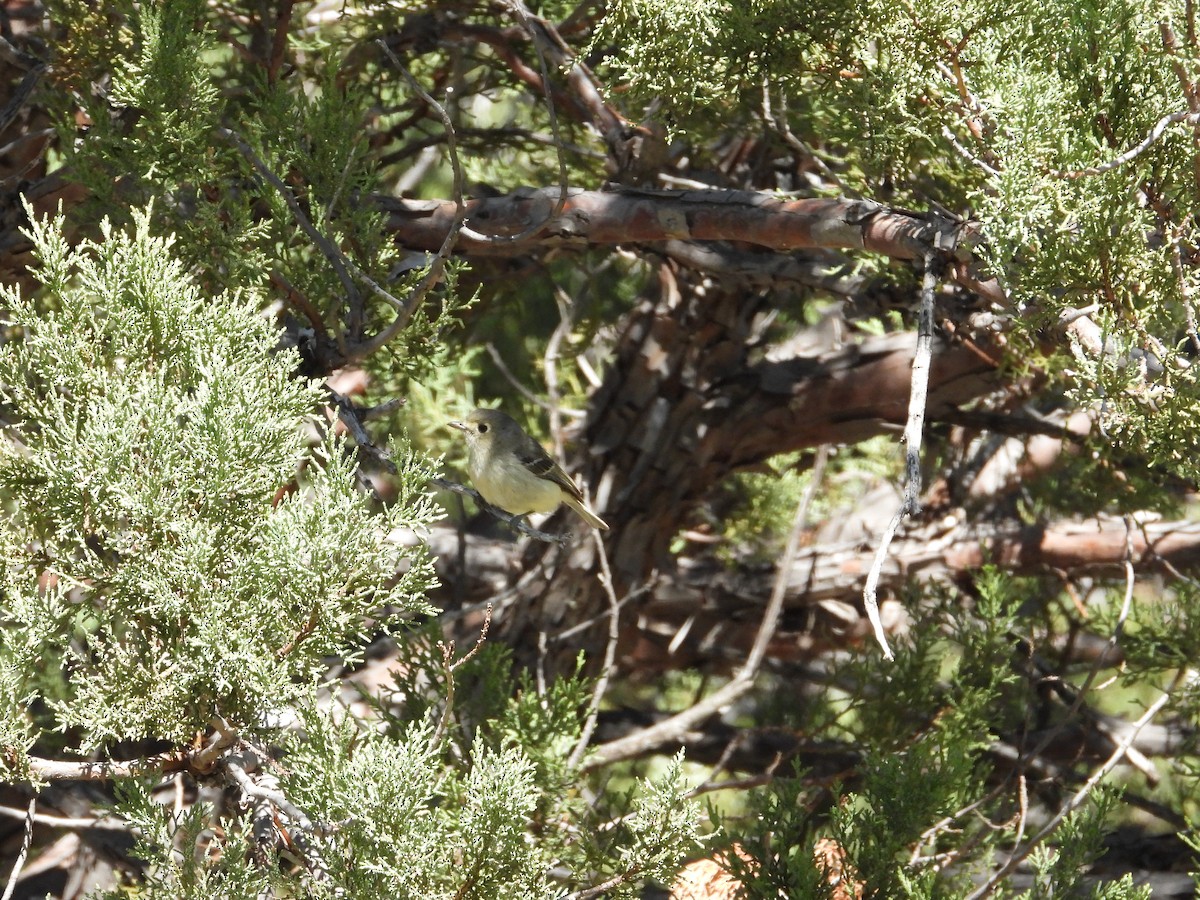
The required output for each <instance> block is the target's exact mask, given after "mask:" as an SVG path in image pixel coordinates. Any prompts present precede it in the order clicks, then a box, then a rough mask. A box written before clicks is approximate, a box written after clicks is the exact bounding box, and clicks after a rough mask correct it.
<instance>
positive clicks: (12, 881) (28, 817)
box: [0, 797, 37, 900]
mask: <svg viewBox="0 0 1200 900" xmlns="http://www.w3.org/2000/svg"><path fill="white" fill-rule="evenodd" d="M36 812H37V798H36V797H30V798H29V809H28V811H27V812H26V813H25V834H24V835H23V836H22V838H21V850H20V852H19V853H17V859H16V861H15V862H14V863H13V867H12V874H11V875H9V876H8V884H7V885H6V886H5V888H4V894H3V896H0V900H12V896H13V891H15V890H16V889H17V881H18V880H20V878H21V870H22V869H23V868H25V859H26V858H27V857H28V856H29V848H30V847H32V846H33V819H34V815H35V814H36Z"/></svg>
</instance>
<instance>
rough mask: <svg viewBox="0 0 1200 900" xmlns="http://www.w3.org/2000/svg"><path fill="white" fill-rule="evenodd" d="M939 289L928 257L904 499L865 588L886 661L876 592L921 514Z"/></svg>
mask: <svg viewBox="0 0 1200 900" xmlns="http://www.w3.org/2000/svg"><path fill="white" fill-rule="evenodd" d="M936 288H937V273H936V272H935V270H934V256H933V254H932V253H930V254H927V255H926V256H925V277H924V279H923V281H922V283H921V309H920V312H919V315H918V318H917V349H916V353H915V355H914V356H913V364H912V386H911V387H910V388H909V394H908V423H907V424H906V425H905V427H904V444H905V447H904V498H903V499H902V500H901V501H900V508H899V509H897V510H896V514H895V515H894V516H892V519H891V521H890V522H888V526H887V528H886V529H885V530H884V533H883V538H882V539H881V540H880V542H879V549H878V550H876V551H875V559H874V561H873V562H872V563H871V569H870V571H869V572H868V573H867V581H866V584H865V585H864V586H863V604H864V605H865V606H866V610H867V618H868V619H869V620H870V622H871V628H872V630H873V631H874V632H875V640H877V641H878V642H879V646H880V648H881V649H882V650H883V657H884V659H888V660H890V659H894V658H895V657H894V656H893V655H892V648H891V647H889V646H888V642H887V634H886V633H885V632H884V630H883V621H882V620H881V619H880V618H879V602H878V600H877V599H876V590H877V589H878V587H879V577H880V573H881V572H882V571H883V561H884V560H885V559H886V558H887V553H888V548H889V547H890V546H891V543H892V539H893V538H894V537H895V536H896V532H897V530H899V528H900V523H901V522H902V521H903V520H904V519H905V518H906V517H907V516H915V515H917V514H918V513H919V512H920V511H921V442H922V440H923V439H924V429H925V404H926V400H927V398H928V396H929V370H930V366H931V363H932V359H933V293H934V290H935V289H936Z"/></svg>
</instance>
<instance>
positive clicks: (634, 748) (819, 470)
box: [584, 446, 829, 769]
mask: <svg viewBox="0 0 1200 900" xmlns="http://www.w3.org/2000/svg"><path fill="white" fill-rule="evenodd" d="M828 455H829V448H828V447H826V446H822V447H821V448H820V449H819V450H818V451H817V458H816V460H815V462H814V463H813V469H812V478H811V481H810V482H809V485H808V489H807V490H806V491H805V492H804V496H803V497H801V498H800V502H799V503H798V504H797V505H796V515H795V516H794V518H793V519H792V530H791V533H790V534H789V535H788V540H787V546H786V548H785V549H784V551H783V558H782V559H781V560H780V561H779V568H778V569H777V570H776V572H775V582H774V585H773V587H772V589H771V599H770V600H768V601H767V607H766V609H765V610H764V611H763V617H762V622H761V623H760V624H759V627H758V633H757V634H756V635H755V637H754V644H753V645H752V646H751V648H750V653H749V654H748V655H747V656H746V661H745V662H744V663H743V664H742V666H741V667H740V668H739V669H738V670H737V672H736V673H735V674H734V676H733V678H732V679H730V681H729V683H728V684H726V685H725V686H724V687H722V688H720V689H719V690H717V691H715V692H713V693H712V694H710V695H709V696H708V697H706V698H705V699H703V700H701V701H700V702H699V703H696V704H695V705H694V706H691V707H689V708H688V709H685V710H684V711H683V712H680V713H677V714H676V715H673V716H671V717H670V718H668V719H664V720H663V721H662V722H659V723H658V724H656V725H652V726H650V727H649V728H644V729H642V730H641V731H639V732H636V733H635V734H631V735H628V736H626V737H623V738H619V739H617V740H615V741H610V742H609V743H607V744H603V745H601V746H600V747H598V748H597V749H596V752H595V753H594V754H593V756H592V758H591V759H590V760H589V761H588V763H587V764H586V765H585V766H584V768H585V769H592V768H596V767H599V766H602V765H607V764H608V763H611V762H616V761H618V760H622V759H628V758H629V757H631V756H637V755H638V754H640V753H644V752H646V751H647V750H651V749H653V748H654V747H657V746H659V745H661V744H664V743H666V742H667V741H672V740H678V739H679V738H680V737H681V736H682V735H683V734H685V733H686V732H687V731H688V730H690V729H691V728H693V727H694V726H695V725H697V724H698V723H700V722H702V721H704V720H705V719H707V718H708V717H709V716H711V715H713V714H715V713H716V712H718V711H719V710H720V709H722V708H723V707H725V706H728V705H729V704H730V703H732V702H733V701H734V700H736V699H737V698H738V697H740V696H742V694H744V693H746V691H748V690H750V688H751V687H752V686H753V684H754V677H755V675H757V674H758V668H759V666H760V665H761V664H762V661H763V659H764V657H765V656H766V654H767V647H768V646H769V645H770V642H771V638H772V637H774V635H775V628H776V626H777V625H778V622H779V613H780V611H781V610H782V609H783V599H784V596H785V594H786V593H787V584H788V574H789V573H790V572H791V569H792V563H793V562H794V561H795V558H796V554H797V553H798V552H799V550H800V538H801V537H802V536H803V534H804V529H805V527H806V525H807V523H808V509H809V506H810V505H811V504H812V501H813V498H814V497H815V496H816V492H817V488H818V486H819V485H820V484H821V480H822V475H823V474H824V471H825V461H826V459H827V457H828Z"/></svg>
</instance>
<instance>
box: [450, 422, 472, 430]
mask: <svg viewBox="0 0 1200 900" xmlns="http://www.w3.org/2000/svg"><path fill="white" fill-rule="evenodd" d="M446 424H447V425H449V426H450V427H451V428H457V429H458V430H459V431H466V430H467V426H466V425H465V424H464V423H463V422H447V423H446Z"/></svg>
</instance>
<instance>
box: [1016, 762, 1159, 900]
mask: <svg viewBox="0 0 1200 900" xmlns="http://www.w3.org/2000/svg"><path fill="white" fill-rule="evenodd" d="M1119 799H1120V793H1119V792H1118V791H1115V790H1112V789H1110V788H1106V787H1104V786H1103V785H1101V786H1098V787H1097V788H1096V790H1094V791H1093V792H1092V794H1091V796H1090V797H1089V802H1088V804H1087V805H1085V806H1082V807H1080V808H1079V809H1076V810H1075V811H1074V812H1072V813H1071V814H1070V815H1068V816H1067V817H1066V818H1065V819H1064V820H1063V822H1062V824H1061V825H1060V826H1059V827H1058V830H1057V832H1056V838H1057V841H1056V843H1055V846H1053V847H1050V846H1047V845H1045V844H1043V845H1041V846H1039V847H1037V849H1035V850H1034V851H1033V853H1032V854H1031V855H1030V861H1031V862H1032V864H1033V869H1034V872H1035V886H1034V888H1033V890H1031V891H1029V892H1027V893H1026V894H1023V895H1022V897H1028V898H1029V900H1051V898H1054V897H1064V896H1069V895H1070V894H1071V892H1072V891H1073V890H1074V889H1075V888H1076V887H1077V886H1078V884H1079V876H1080V874H1081V873H1082V871H1083V869H1084V867H1085V866H1087V865H1088V864H1089V863H1090V862H1092V861H1093V860H1094V859H1096V857H1098V856H1099V855H1100V851H1101V842H1102V841H1103V838H1104V824H1105V822H1106V820H1107V819H1108V817H1109V816H1110V815H1111V814H1112V813H1113V811H1114V809H1115V808H1116V805H1117V801H1118V800H1119ZM1150 894H1151V889H1150V888H1149V887H1143V888H1134V886H1133V884H1132V879H1131V877H1130V876H1128V875H1126V876H1125V877H1124V878H1123V879H1122V880H1120V881H1115V882H1110V883H1109V884H1106V885H1104V886H1102V887H1099V888H1097V889H1096V890H1095V891H1094V892H1093V893H1092V895H1091V896H1092V897H1093V898H1094V900H1147V898H1149V897H1150Z"/></svg>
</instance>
